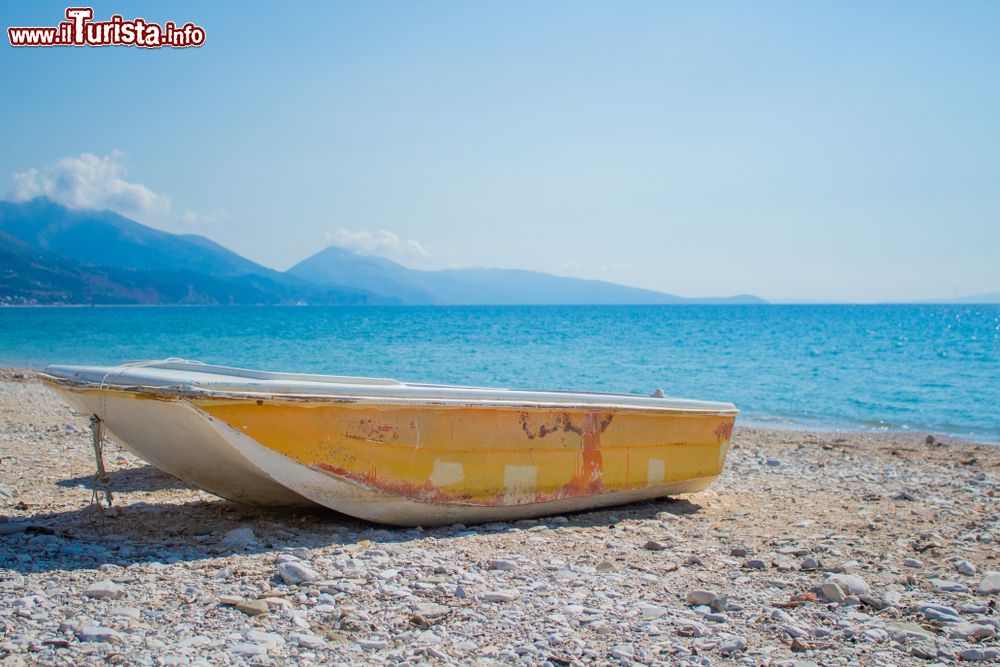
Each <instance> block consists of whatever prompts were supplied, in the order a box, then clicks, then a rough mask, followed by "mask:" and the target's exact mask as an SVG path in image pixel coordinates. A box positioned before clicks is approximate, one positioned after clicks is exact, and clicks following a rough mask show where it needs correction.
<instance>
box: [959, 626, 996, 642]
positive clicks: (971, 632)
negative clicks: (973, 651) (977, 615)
mask: <svg viewBox="0 0 1000 667" xmlns="http://www.w3.org/2000/svg"><path fill="white" fill-rule="evenodd" d="M994 635H996V630H995V629H994V628H993V626H991V625H980V624H978V623H969V622H967V621H961V622H959V623H952V624H951V625H949V626H948V636H949V637H951V638H952V639H965V640H967V641H979V640H980V639H992V638H993V636H994Z"/></svg>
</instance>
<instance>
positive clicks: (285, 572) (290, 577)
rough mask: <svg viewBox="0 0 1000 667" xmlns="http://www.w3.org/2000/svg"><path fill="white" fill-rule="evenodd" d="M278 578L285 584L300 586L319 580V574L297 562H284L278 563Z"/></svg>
mask: <svg viewBox="0 0 1000 667" xmlns="http://www.w3.org/2000/svg"><path fill="white" fill-rule="evenodd" d="M278 576H280V577H281V580H282V581H284V582H285V583H286V584H301V583H305V582H307V581H315V580H317V579H319V578H320V575H319V572H317V571H316V570H314V569H312V568H311V567H309V566H308V565H306V564H304V563H300V562H299V561H294V560H293V561H284V562H281V563H278Z"/></svg>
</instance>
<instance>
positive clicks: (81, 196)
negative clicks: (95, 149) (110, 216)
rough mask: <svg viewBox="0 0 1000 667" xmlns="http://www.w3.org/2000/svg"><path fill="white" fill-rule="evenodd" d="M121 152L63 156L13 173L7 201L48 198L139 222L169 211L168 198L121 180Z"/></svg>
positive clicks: (122, 173) (123, 178) (75, 207)
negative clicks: (11, 188)
mask: <svg viewBox="0 0 1000 667" xmlns="http://www.w3.org/2000/svg"><path fill="white" fill-rule="evenodd" d="M122 157H123V155H122V153H121V152H119V151H112V152H111V154H110V155H105V156H101V155H94V154H92V153H82V154H81V155H78V156H75V157H64V158H61V159H59V160H56V161H55V162H52V163H50V164H48V165H46V166H44V167H42V168H40V169H36V168H31V169H27V170H25V171H21V172H18V173H16V174H14V176H13V180H14V189H13V191H12V192H11V195H10V198H11V199H12V200H14V201H27V200H29V199H34V198H35V197H47V198H48V199H50V200H52V201H54V202H57V203H59V204H62V205H64V206H68V207H69V208H74V209H95V210H105V209H107V210H111V211H115V212H116V213H120V214H122V215H127V216H129V217H133V218H136V219H139V220H149V219H150V218H155V217H159V216H163V215H165V214H166V213H168V212H169V211H170V198H169V197H167V196H165V195H161V194H157V193H155V192H153V191H152V190H150V189H149V188H147V187H146V186H145V185H142V184H141V183H133V182H129V181H127V180H125V176H126V170H125V167H124V165H123V164H122Z"/></svg>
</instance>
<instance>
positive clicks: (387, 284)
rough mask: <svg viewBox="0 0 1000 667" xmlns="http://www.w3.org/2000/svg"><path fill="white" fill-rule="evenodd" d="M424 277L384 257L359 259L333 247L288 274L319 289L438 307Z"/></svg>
mask: <svg viewBox="0 0 1000 667" xmlns="http://www.w3.org/2000/svg"><path fill="white" fill-rule="evenodd" d="M422 273H423V272H422V271H415V270H414V269H410V268H407V267H405V266H403V265H402V264H397V263H396V262H393V261H391V260H388V259H383V258H382V257H367V256H361V255H355V254H354V253H353V252H351V251H350V250H345V249H343V248H339V247H337V246H333V245H332V246H329V247H327V248H325V249H324V250H320V251H319V252H318V253H316V254H315V255H313V256H312V257H308V258H306V259H304V260H302V261H301V262H299V263H298V264H296V265H295V266H293V267H292V268H290V269H289V270H288V274H290V275H293V276H298V277H299V278H302V279H304V280H308V281H311V282H314V283H317V284H319V285H344V286H346V287H354V288H357V289H365V290H368V291H370V292H372V293H374V294H380V295H382V296H393V297H396V298H398V299H400V300H401V301H403V302H405V303H411V304H429V303H436V302H437V301H438V298H437V297H436V296H435V293H434V290H433V288H432V287H431V285H430V284H428V283H427V282H426V281H425V280H424V279H423V276H422V275H421V274H422Z"/></svg>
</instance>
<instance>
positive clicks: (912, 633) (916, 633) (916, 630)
mask: <svg viewBox="0 0 1000 667" xmlns="http://www.w3.org/2000/svg"><path fill="white" fill-rule="evenodd" d="M885 626H886V629H887V630H888V631H889V635H890V636H891V637H892V640H893V641H896V642H903V641H905V640H908V639H932V638H933V637H934V633H933V632H931V631H930V630H927V629H925V628H923V627H922V626H920V625H918V624H917V623H913V622H912V621H895V620H890V621H886V624H885Z"/></svg>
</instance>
